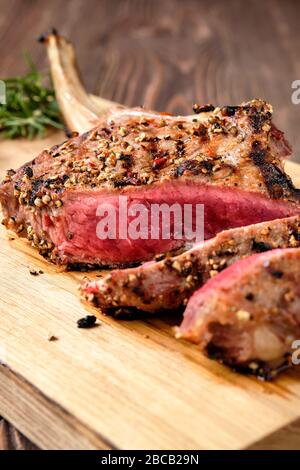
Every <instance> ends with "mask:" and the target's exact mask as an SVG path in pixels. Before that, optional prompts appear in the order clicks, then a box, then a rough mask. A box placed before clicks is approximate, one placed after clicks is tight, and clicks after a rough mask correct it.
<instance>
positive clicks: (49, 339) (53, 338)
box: [47, 334, 58, 341]
mask: <svg viewBox="0 0 300 470" xmlns="http://www.w3.org/2000/svg"><path fill="white" fill-rule="evenodd" d="M47 339H48V341H57V340H58V337H57V336H55V335H51V334H49V335H48V338H47Z"/></svg>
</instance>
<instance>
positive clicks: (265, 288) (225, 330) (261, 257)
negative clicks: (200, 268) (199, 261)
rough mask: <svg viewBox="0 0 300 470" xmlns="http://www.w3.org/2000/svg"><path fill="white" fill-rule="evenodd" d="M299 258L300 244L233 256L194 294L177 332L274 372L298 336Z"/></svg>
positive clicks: (228, 358) (231, 359)
mask: <svg viewBox="0 0 300 470" xmlns="http://www.w3.org/2000/svg"><path fill="white" fill-rule="evenodd" d="M299 263H300V249H299V248H290V249H278V250H273V251H270V252H268V253H261V254H256V255H253V256H251V257H248V258H244V259H242V260H240V261H237V262H236V263H234V264H233V265H232V266H230V267H228V268H227V269H225V270H224V271H222V272H221V273H220V274H218V275H217V276H215V277H214V278H213V279H211V280H209V281H208V282H207V283H206V284H205V286H203V287H202V288H200V289H199V290H197V291H196V292H195V293H194V294H193V296H192V297H191V298H190V300H189V302H188V305H187V308H186V311H185V313H184V320H183V322H182V324H181V326H180V328H178V330H177V337H179V338H185V339H188V340H190V341H192V342H194V343H197V344H199V346H200V348H201V349H202V350H204V351H207V352H208V353H210V354H214V356H215V357H217V358H218V359H221V360H223V361H224V362H226V363H228V364H231V365H234V366H235V365H236V366H243V367H246V366H247V367H250V369H251V370H252V371H254V372H255V373H257V374H259V375H262V376H264V375H267V377H272V375H274V373H275V372H276V368H278V367H279V368H282V367H283V366H287V365H289V364H290V362H291V361H290V356H291V353H292V351H293V349H292V343H293V341H294V340H296V339H299V338H300V269H299V265H300V264H299ZM272 371H273V372H272Z"/></svg>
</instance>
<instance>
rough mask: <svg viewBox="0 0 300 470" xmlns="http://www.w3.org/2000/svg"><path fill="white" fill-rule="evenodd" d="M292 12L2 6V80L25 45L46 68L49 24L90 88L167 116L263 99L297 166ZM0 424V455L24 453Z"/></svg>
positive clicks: (297, 51) (278, 7)
mask: <svg viewBox="0 0 300 470" xmlns="http://www.w3.org/2000/svg"><path fill="white" fill-rule="evenodd" d="M299 16H300V2H297V1H294V0H285V1H284V2H283V1H280V0H266V1H261V0H256V1H255V0H249V1H247V2H242V1H240V0H226V1H222V0H215V1H213V2H212V1H210V0H185V1H182V0H122V1H118V0H107V1H104V0H72V1H70V0H69V1H67V0H52V1H51V2H49V1H45V0H26V1H24V0H10V1H9V2H7V0H0V38H1V58H0V77H1V78H2V77H5V76H8V75H15V74H17V73H22V72H24V70H25V66H24V64H23V62H22V50H24V49H27V50H28V51H29V52H30V53H31V55H32V57H33V59H34V61H35V62H36V63H37V65H38V66H39V67H41V68H42V69H46V68H47V62H46V58H45V50H44V48H43V47H42V46H41V45H40V44H38V43H37V42H36V41H35V38H36V37H37V36H38V35H39V34H40V33H41V32H43V31H45V30H47V29H48V28H49V27H51V26H55V27H57V29H58V30H59V31H61V33H63V34H64V35H66V36H68V37H69V38H70V39H71V40H72V41H74V43H75V44H76V49H77V52H78V59H79V63H80V66H81V71H82V75H83V76H84V80H85V83H86V85H87V87H88V89H89V90H90V91H93V92H94V93H96V94H100V95H101V96H103V97H105V98H108V99H111V100H115V101H118V102H122V103H124V104H127V105H130V106H131V105H141V104H143V105H145V106H146V107H150V108H154V109H158V110H165V111H169V112H173V113H186V112H189V111H190V110H191V105H192V103H193V102H201V103H203V102H204V103H205V102H212V103H217V104H230V103H239V102H240V101H242V100H248V99H249V98H251V97H254V96H257V97H262V98H265V99H267V100H269V101H270V102H271V103H272V104H273V106H274V110H275V122H276V123H277V125H278V126H279V127H280V128H281V129H283V130H285V131H286V135H287V137H288V139H289V140H290V142H291V143H292V145H293V147H294V153H293V159H294V160H295V161H298V162H300V135H299V133H298V125H299V122H300V121H299V119H300V105H298V106H296V105H293V104H292V102H291V93H292V89H291V83H292V82H293V81H294V80H296V79H300V28H299V24H298V22H299V21H298V19H299ZM34 145H35V146H36V147H32V146H29V145H28V148H27V150H26V151H27V152H28V159H30V158H31V156H32V153H33V151H35V149H38V148H39V145H40V144H39V143H35V144H34ZM25 148H26V144H25ZM22 158H24V154H23V153H22ZM16 164H17V157H16V158H15V160H14V161H13V162H12V161H11V152H10V151H7V154H6V153H5V152H4V153H2V154H1V165H3V166H16ZM0 423H1V432H0V449H1V448H30V446H31V445H30V444H29V443H26V441H25V440H23V438H21V437H20V438H19V437H17V436H19V434H18V433H17V431H12V428H11V427H10V426H9V425H8V424H7V423H5V422H3V421H2V422H0ZM12 436H13V437H12Z"/></svg>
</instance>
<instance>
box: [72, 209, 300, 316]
mask: <svg viewBox="0 0 300 470" xmlns="http://www.w3.org/2000/svg"><path fill="white" fill-rule="evenodd" d="M297 246H300V216H296V217H290V218H286V219H279V220H273V221H270V222H263V223H260V224H256V225H250V226H248V227H241V228H235V229H231V230H226V231H224V232H221V233H219V234H218V235H217V236H216V237H215V238H213V239H211V240H207V241H206V242H204V243H201V244H199V245H197V246H195V247H193V248H192V249H191V250H189V251H186V252H184V253H182V254H181V255H179V256H174V257H167V258H165V259H163V260H161V261H159V262H148V263H145V264H143V265H141V266H138V267H137V268H130V269H124V270H115V271H112V272H111V273H109V274H108V275H106V276H105V277H103V278H102V279H99V280H96V281H90V282H85V283H84V284H83V285H82V287H81V290H82V293H83V295H84V296H85V297H86V298H87V299H89V300H90V301H92V302H93V303H94V304H95V305H96V306H98V307H100V308H101V309H102V310H104V311H108V312H111V313H114V314H116V313H118V312H120V313H122V310H124V309H126V308H128V307H133V308H137V309H140V310H143V311H147V312H158V311H160V310H171V309H173V310H174V309H177V308H178V307H180V306H181V305H183V304H185V303H186V302H187V300H188V299H189V297H190V296H191V295H192V293H193V292H194V291H195V290H196V289H198V288H199V287H200V286H201V285H203V284H204V283H205V282H206V281H208V280H209V279H210V278H211V277H212V276H214V275H216V274H217V273H218V272H219V271H222V270H223V269H225V268H226V267H228V266H229V265H231V264H232V263H234V262H235V261H237V260H239V259H241V258H243V257H245V256H250V255H252V254H253V253H259V252H263V251H268V250H271V249H275V248H288V247H297Z"/></svg>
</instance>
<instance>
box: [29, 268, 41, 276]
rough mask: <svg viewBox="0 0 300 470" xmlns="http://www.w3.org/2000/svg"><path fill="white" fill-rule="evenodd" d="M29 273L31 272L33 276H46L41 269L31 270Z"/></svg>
mask: <svg viewBox="0 0 300 470" xmlns="http://www.w3.org/2000/svg"><path fill="white" fill-rule="evenodd" d="M29 272H30V274H31V276H39V275H40V274H44V271H42V270H41V269H39V270H37V269H29Z"/></svg>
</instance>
